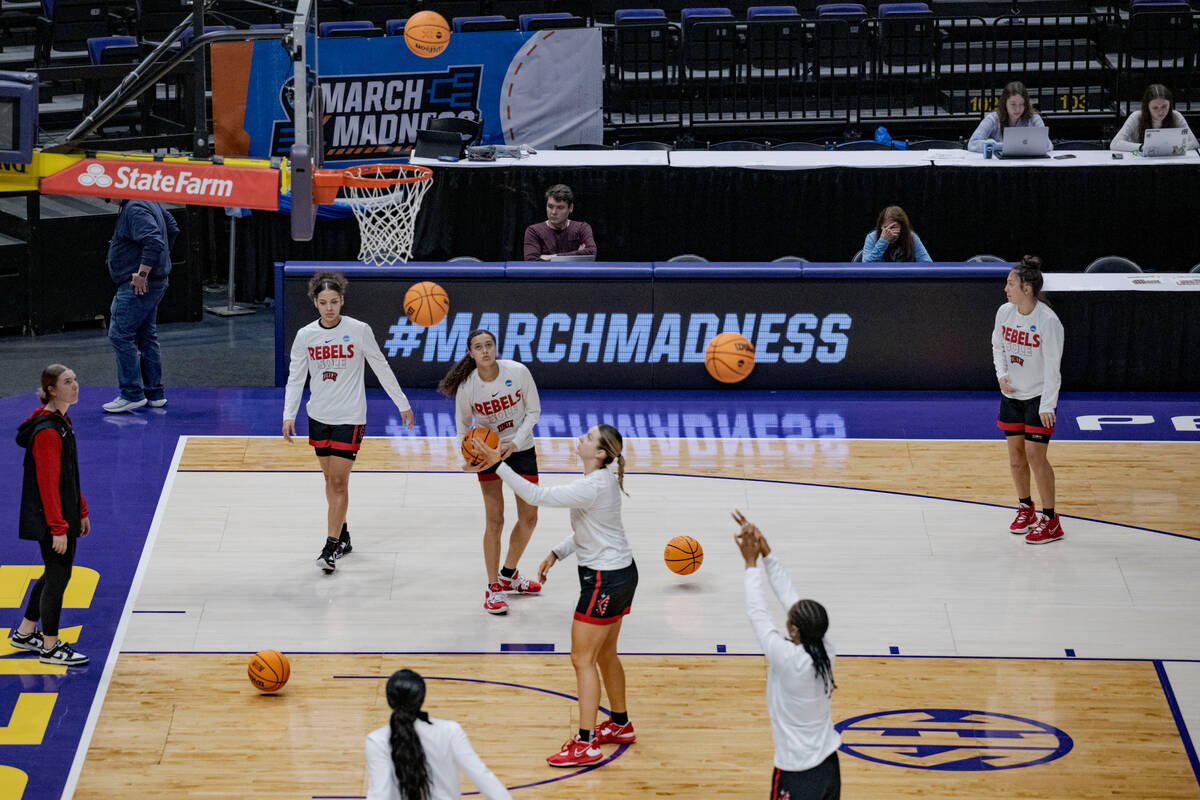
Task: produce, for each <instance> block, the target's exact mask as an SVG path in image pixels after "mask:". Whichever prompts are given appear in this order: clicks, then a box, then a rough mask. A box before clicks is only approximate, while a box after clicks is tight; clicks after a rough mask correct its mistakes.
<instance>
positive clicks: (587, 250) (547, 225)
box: [525, 183, 596, 261]
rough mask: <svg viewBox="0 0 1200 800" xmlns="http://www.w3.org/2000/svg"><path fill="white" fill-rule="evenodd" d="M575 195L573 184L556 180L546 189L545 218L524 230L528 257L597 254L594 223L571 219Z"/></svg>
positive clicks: (533, 258) (548, 258) (530, 258)
mask: <svg viewBox="0 0 1200 800" xmlns="http://www.w3.org/2000/svg"><path fill="white" fill-rule="evenodd" d="M574 210H575V195H574V193H573V192H572V191H571V187H569V186H567V185H565V184H561V183H556V184H555V185H553V186H551V187H550V188H549V189H547V190H546V221H545V222H537V223H534V224H533V225H530V226H529V227H528V228H526V229H525V260H526V261H549V260H550V257H551V256H575V255H578V256H595V255H596V240H595V238H594V237H593V236H592V226H591V225H588V224H587V223H586V222H580V221H579V220H576V219H571V212H572V211H574Z"/></svg>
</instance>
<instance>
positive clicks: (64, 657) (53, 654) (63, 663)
mask: <svg viewBox="0 0 1200 800" xmlns="http://www.w3.org/2000/svg"><path fill="white" fill-rule="evenodd" d="M38 661H40V662H42V663H43V664H57V665H58V666H60V667H82V666H83V665H84V664H86V663H88V657H87V656H85V655H84V654H83V653H77V652H75V650H74V649H73V648H72V647H71V645H69V644H67V643H66V642H64V641H63V640H62V639H59V640H58V643H57V644H55V645H54V649H53V650H43V651H42V657H41V658H39V659H38Z"/></svg>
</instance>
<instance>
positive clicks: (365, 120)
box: [213, 28, 603, 161]
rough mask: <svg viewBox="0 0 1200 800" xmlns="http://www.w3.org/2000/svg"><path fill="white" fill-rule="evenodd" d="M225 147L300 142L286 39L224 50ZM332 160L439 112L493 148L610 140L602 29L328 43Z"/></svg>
mask: <svg viewBox="0 0 1200 800" xmlns="http://www.w3.org/2000/svg"><path fill="white" fill-rule="evenodd" d="M247 55H249V59H248V63H249V64H250V69H249V76H248V78H247V76H246V75H245V73H244V72H241V71H239V70H232V69H219V68H217V67H216V66H214V70H213V114H214V129H215V130H216V131H217V132H218V135H217V152H219V153H221V154H222V155H249V156H252V157H258V158H264V157H270V156H286V155H287V154H288V151H289V148H290V147H291V145H292V143H293V141H294V138H295V126H294V122H293V89H292V85H293V64H292V62H291V61H290V60H289V58H288V54H287V52H286V51H285V50H284V49H283V48H282V47H280V46H279V43H278V42H265V41H263V42H246V43H240V42H238V43H228V44H220V45H214V46H213V61H214V64H216V63H218V62H221V63H225V62H228V63H233V64H244V63H247ZM318 58H319V69H318V72H319V75H320V77H319V79H318V78H316V77H310V79H309V90H310V91H312V90H313V89H314V87H315V86H316V85H317V82H318V80H319V84H320V87H321V91H322V92H323V100H324V105H323V108H322V111H323V113H324V126H323V134H324V143H325V160H326V161H338V160H343V161H347V160H356V161H365V160H371V159H375V160H378V159H380V158H386V157H395V156H396V155H397V151H396V148H403V147H408V146H411V145H412V144H413V143H414V142H415V141H416V137H417V131H418V130H420V129H422V128H427V127H428V126H429V121H430V120H431V119H433V118H435V117H449V116H457V117H462V118H464V119H470V120H481V121H482V123H483V135H482V142H483V143H484V144H530V145H533V146H534V147H552V146H554V145H561V144H577V143H584V142H587V143H599V142H600V141H601V139H602V135H603V119H602V113H601V104H602V92H603V87H602V79H603V61H602V58H601V38H600V31H599V29H595V28H579V29H570V30H556V31H530V32H519V31H495V32H483V33H456V34H453V35H452V36H451V37H450V45H449V46H448V47H447V48H446V50H445V51H444V52H443V53H442V54H441V55H439V56H436V57H434V58H421V57H419V56H417V55H414V54H413V53H412V52H411V51H410V50H409V49H408V46H407V45H405V43H404V38H403V37H401V36H383V37H369V38H345V39H342V38H337V39H321V40H320V44H319V50H318Z"/></svg>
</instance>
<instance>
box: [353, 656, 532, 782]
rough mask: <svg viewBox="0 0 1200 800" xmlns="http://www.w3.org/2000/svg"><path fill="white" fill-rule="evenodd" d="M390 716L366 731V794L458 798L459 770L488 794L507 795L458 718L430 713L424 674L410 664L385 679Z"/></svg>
mask: <svg viewBox="0 0 1200 800" xmlns="http://www.w3.org/2000/svg"><path fill="white" fill-rule="evenodd" d="M387 701H388V705H389V706H391V707H392V718H391V721H390V722H389V723H388V724H387V725H385V726H384V727H382V728H378V729H376V730H373V731H371V732H370V733H369V734H367V780H368V788H367V800H416V798H425V800H451V798H454V800H458V798H460V797H462V789H461V787H460V786H459V782H458V771H459V770H460V769H461V770H462V771H463V772H465V773H467V777H469V778H470V779H471V782H472V783H474V784H475V786H476V787H477V788H478V789H479V793H480V794H482V795H483V796H484V797H486V798H488V800H511V798H512V796H511V795H510V794H509V793H508V790H507V789H505V788H504V784H502V783H501V782H500V781H499V780H497V779H496V776H495V775H493V774H492V771H491V770H489V769H488V768H487V767H486V766H485V765H484V763H483V761H481V760H480V758H479V756H478V755H476V753H475V750H474V749H473V748H472V747H471V742H470V741H469V740H468V739H467V734H466V733H464V732H463V729H462V726H461V725H459V724H458V723H457V722H451V721H450V720H446V719H436V718H434V717H430V716H429V715H428V714H426V713H425V712H424V711H422V710H421V706H422V705H423V704H424V703H425V680H424V679H423V678H422V677H421V676H420V675H418V674H417V673H415V672H413V671H412V670H410V669H402V670H399V671H397V672H394V673H392V677H390V678H389V679H388V682H387Z"/></svg>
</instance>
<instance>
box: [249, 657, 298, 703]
mask: <svg viewBox="0 0 1200 800" xmlns="http://www.w3.org/2000/svg"><path fill="white" fill-rule="evenodd" d="M246 674H247V675H249V676H250V682H251V683H252V684H254V688H255V689H258V690H259V691H260V692H263V693H269V692H278V691H279V690H280V689H282V688H283V685H284V684H285V683H287V682H288V678H290V677H291V676H292V665H291V664H289V663H288V660H287V656H285V655H284V654H283V653H281V652H279V651H278V650H259V651H258V652H257V653H255V654H254V655H252V656H250V665H249V666H248V667H247V668H246Z"/></svg>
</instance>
